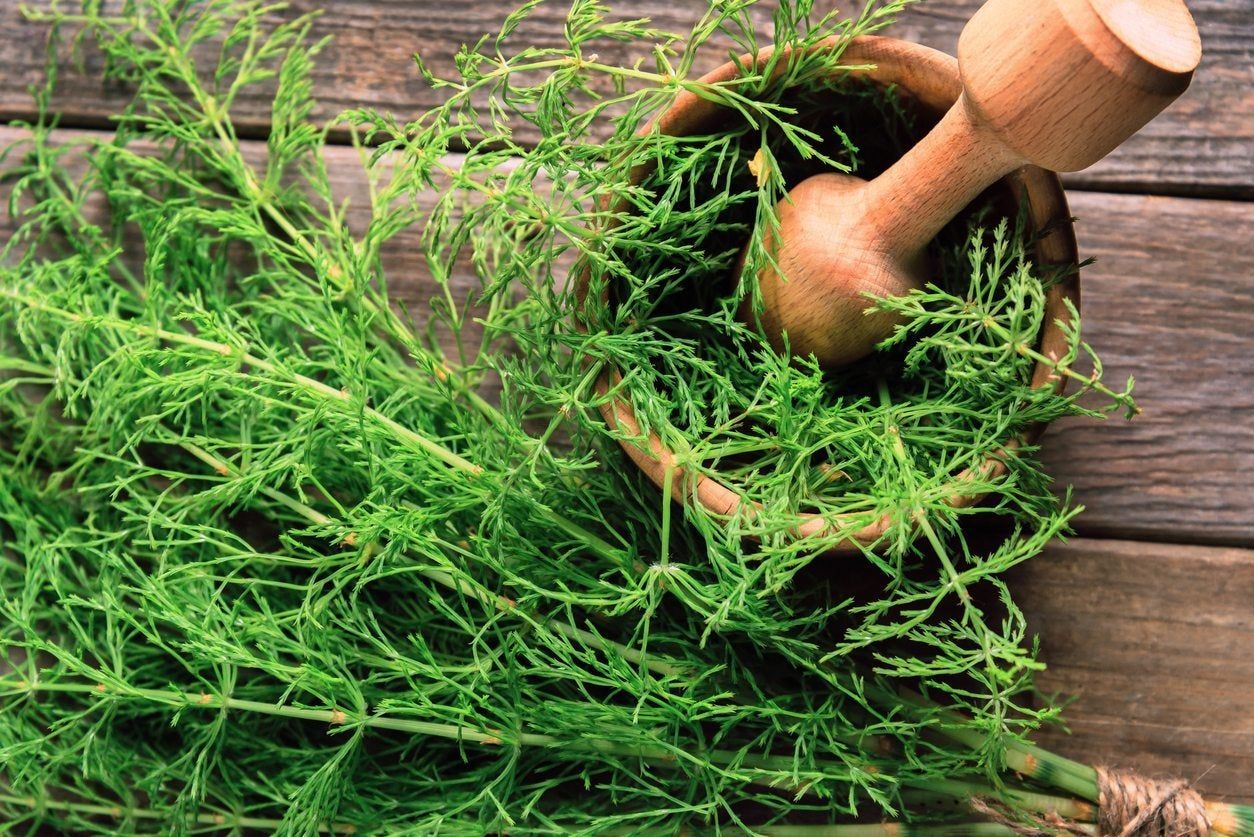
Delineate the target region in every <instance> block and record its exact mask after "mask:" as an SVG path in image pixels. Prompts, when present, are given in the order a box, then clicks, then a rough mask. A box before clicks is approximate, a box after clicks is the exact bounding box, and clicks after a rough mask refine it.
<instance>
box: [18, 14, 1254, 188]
mask: <svg viewBox="0 0 1254 837" xmlns="http://www.w3.org/2000/svg"><path fill="white" fill-rule="evenodd" d="M118 3H119V0H107V2H105V4H104V6H105V8H106V9H108V8H111V7H113V6H116V5H118ZM18 5H19V4H18V3H17V0H0V66H4V67H6V71H5V72H4V73H3V74H0V117H3V116H8V117H14V116H19V117H28V116H29V115H30V113H31V110H32V103H33V100H32V98H31V96H30V94H29V93H28V88H29V87H30V86H31V85H37V84H39V83H40V81H41V79H42V77H43V67H44V62H45V41H46V38H47V26H46V25H43V24H36V23H30V22H27V21H25V20H23V18H22V16H21V14H20V12H19V10H18ZM515 5H516V4H515V0H446V1H445V2H440V3H414V2H409V0H343V1H342V2H335V3H328V2H324V1H323V0H294V2H293V3H292V10H293V12H301V11H307V10H309V9H313V8H320V7H321V8H324V9H325V13H324V14H323V16H322V18H321V20H320V21H319V23H318V25H317V32H318V33H320V34H331V35H333V36H334V38H335V40H334V41H333V42H332V44H331V45H330V46H329V47H328V49H327V51H326V52H324V53H323V55H322V56H321V58H320V60H319V61H318V65H317V71H316V78H315V90H316V94H317V96H318V98H319V100H320V102H321V104H320V106H319V109H318V111H317V116H318V117H320V118H328V117H330V116H332V115H334V114H335V113H337V112H339V111H341V110H343V109H344V108H347V107H357V106H374V107H377V108H380V109H383V110H387V111H392V112H394V113H396V114H397V115H398V116H399V117H400V118H402V119H403V118H406V117H407V116H411V115H413V114H416V113H418V112H421V111H422V110H423V109H425V108H428V107H430V106H432V105H433V104H435V103H436V102H437V101H438V94H436V93H435V92H433V91H431V90H430V89H428V88H427V87H426V86H425V85H424V84H423V83H422V82H421V80H420V79H419V77H418V74H417V72H416V70H415V68H414V65H413V62H412V61H411V60H410V58H411V56H412V55H413V54H414V53H415V52H418V53H421V54H422V55H423V56H424V58H426V59H427V60H428V61H429V63H430V64H431V65H432V66H433V67H434V68H435V69H436V70H437V71H439V72H442V73H450V72H452V68H453V64H452V56H453V55H454V54H455V53H456V51H457V49H458V48H459V47H460V46H461V45H462V44H464V43H473V42H474V41H475V40H476V39H477V38H478V37H479V36H480V35H481V34H483V33H485V32H490V31H495V29H496V27H497V26H498V25H499V22H500V20H501V19H502V18H503V17H504V15H505V14H506V13H507V12H508V11H509V10H511V9H512V8H513V7H514V6H515ZM978 5H979V0H931V1H930V2H926V3H923V4H921V5H919V6H916V7H913V8H911V9H910V10H908V11H907V12H906V14H905V15H904V16H903V18H902V20H901V21H900V22H899V23H898V24H897V25H896V27H895V28H894V29H893V30H891V34H895V35H897V36H899V37H904V38H909V39H911V40H917V41H920V42H922V43H926V44H928V45H931V46H934V47H937V48H939V49H943V50H945V51H947V52H951V53H952V52H954V51H955V49H956V44H957V36H958V32H959V31H960V30H961V28H962V24H963V23H964V22H965V21H966V19H967V18H968V17H969V16H970V14H971V13H972V12H973V11H974V9H975V8H976V7H978ZM704 7H705V4H704V3H700V2H689V3H669V2H665V0H635V2H632V3H630V4H622V5H621V7H618V11H619V13H621V14H623V15H630V16H632V17H636V16H646V17H651V18H652V19H653V20H654V21H655V22H656V24H657V25H658V26H660V27H662V28H666V29H685V28H687V26H689V25H690V24H691V23H692V21H694V20H695V19H696V18H697V17H698V16H699V15H700V13H701V11H702V9H703V8H704ZM771 7H772V4H771V3H763V4H762V6H761V7H760V8H759V9H757V10H755V12H754V17H755V20H756V21H757V22H758V24H759V25H760V27H761V28H762V31H763V32H769V31H770V23H769V21H770V11H771ZM1190 7H1191V8H1192V10H1193V13H1194V15H1195V17H1196V18H1197V21H1198V25H1199V27H1200V29H1201V33H1202V42H1203V46H1204V49H1205V57H1204V59H1203V63H1202V67H1201V69H1200V70H1199V71H1198V73H1197V76H1196V78H1195V80H1194V83H1193V87H1192V89H1191V90H1190V91H1189V92H1188V93H1187V94H1185V96H1184V97H1183V98H1182V99H1181V100H1180V101H1179V102H1177V103H1176V104H1174V105H1173V106H1172V107H1171V108H1169V109H1168V111H1167V112H1166V113H1164V114H1163V115H1162V116H1161V117H1159V119H1157V120H1156V121H1155V122H1153V123H1152V124H1151V125H1149V126H1147V127H1146V128H1145V129H1144V130H1142V131H1141V133H1139V134H1138V135H1137V136H1136V137H1135V138H1133V139H1132V140H1131V141H1130V142H1129V143H1128V144H1126V145H1125V146H1124V147H1123V148H1121V149H1119V150H1118V151H1117V152H1115V154H1113V155H1112V156H1111V157H1110V158H1109V159H1107V160H1106V161H1104V162H1102V163H1100V164H1099V165H1098V166H1096V167H1095V168H1093V169H1091V170H1090V171H1088V172H1085V173H1084V174H1082V175H1078V176H1076V177H1075V178H1074V179H1073V181H1072V182H1073V184H1075V185H1080V186H1084V187H1086V188H1102V189H1115V190H1119V191H1150V192H1156V193H1168V192H1170V193H1180V194H1208V195H1212V196H1229V197H1236V196H1249V195H1251V194H1254V155H1251V153H1250V148H1251V143H1254V59H1252V58H1251V51H1250V44H1251V38H1250V29H1249V26H1248V21H1249V20H1250V18H1251V15H1254V0H1194V2H1191V3H1190ZM567 8H568V4H565V3H557V2H550V3H545V4H541V5H540V6H539V7H538V8H537V9H536V10H535V11H534V12H533V13H532V16H531V18H530V20H528V21H527V22H526V23H525V24H524V25H523V26H522V27H521V28H520V29H519V30H518V33H517V34H516V36H515V38H516V41H515V42H516V43H532V44H536V45H540V46H553V45H556V44H558V43H560V40H561V38H562V32H563V26H562V23H563V20H564V15H565V11H566V9H567ZM642 50H643V48H642V46H641V45H640V44H607V45H605V46H604V48H598V53H599V54H600V55H601V56H602V58H604V59H606V60H614V61H618V60H626V59H628V58H636V57H644V53H643V51H642ZM724 57H725V50H724V49H723V48H719V49H709V50H707V52H706V54H705V56H704V61H703V62H702V66H703V67H704V68H708V67H712V66H713V65H715V64H717V63H719V62H720V61H722V60H723V59H724ZM60 63H61V66H60V72H59V84H60V91H59V94H58V96H57V98H56V100H55V107H56V109H58V110H60V111H62V112H63V113H64V114H65V115H66V117H67V122H66V124H69V125H96V124H100V123H102V121H103V120H104V119H106V118H107V117H108V115H109V114H111V113H114V112H116V111H117V109H118V108H119V107H120V106H121V104H122V103H123V102H124V101H125V100H126V95H125V91H124V90H120V89H118V88H116V87H112V86H108V85H104V84H102V83H101V81H100V80H99V77H100V70H101V60H100V57H99V55H96V54H93V53H92V52H91V51H90V50H88V51H87V52H86V53H85V55H84V63H83V65H82V68H81V69H78V68H76V67H74V66H73V63H72V62H71V61H69V60H68V59H66V60H63V61H61V62H60ZM268 106H269V101H268V98H267V96H266V95H265V94H264V93H262V94H253V95H249V96H245V97H243V98H242V99H240V100H239V102H238V104H237V106H236V109H235V112H234V116H235V119H236V121H237V123H238V124H239V126H240V127H241V130H242V131H243V132H244V134H245V135H248V134H249V133H251V134H252V135H254V136H255V135H259V134H260V133H261V132H262V131H264V129H265V125H266V113H267V108H268Z"/></svg>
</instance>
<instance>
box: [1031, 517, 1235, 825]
mask: <svg viewBox="0 0 1254 837" xmlns="http://www.w3.org/2000/svg"><path fill="white" fill-rule="evenodd" d="M1010 583H1011V585H1012V590H1014V591H1015V594H1016V597H1017V598H1018V599H1019V602H1020V604H1021V605H1022V606H1023V609H1024V611H1025V612H1026V613H1027V614H1028V620H1029V624H1030V625H1031V627H1032V629H1033V630H1034V631H1036V632H1038V633H1039V634H1040V635H1041V643H1042V656H1043V658H1044V660H1045V662H1046V663H1047V664H1048V666H1049V668H1048V670H1047V671H1046V672H1045V673H1044V674H1042V675H1041V676H1040V678H1039V679H1038V685H1039V686H1040V688H1041V689H1042V690H1043V691H1045V692H1047V693H1048V692H1058V693H1060V694H1063V695H1071V696H1074V697H1075V702H1074V703H1072V704H1071V705H1070V706H1069V707H1068V708H1067V709H1066V710H1065V711H1064V718H1065V719H1066V721H1067V723H1068V724H1069V726H1070V729H1071V734H1070V735H1068V734H1067V733H1066V732H1064V731H1062V730H1052V731H1050V732H1048V733H1046V734H1045V735H1043V736H1042V737H1041V739H1040V740H1041V743H1042V744H1043V745H1044V746H1045V747H1047V748H1048V749H1051V750H1054V751H1056V752H1059V753H1061V754H1063V755H1067V756H1070V757H1072V758H1075V759H1078V760H1082V761H1086V762H1088V763H1090V764H1100V765H1107V766H1110V767H1116V768H1123V769H1132V770H1137V771H1139V772H1141V773H1143V774H1145V775H1148V776H1156V777H1161V778H1183V779H1187V780H1189V781H1191V782H1194V783H1195V785H1196V787H1197V788H1198V789H1199V790H1201V791H1202V792H1203V793H1205V794H1207V795H1211V796H1215V797H1217V798H1222V799H1226V800H1227V801H1229V802H1242V803H1246V804H1249V803H1252V802H1254V700H1252V699H1251V697H1250V695H1251V690H1252V688H1254V607H1252V604H1254V551H1250V550H1245V549H1217V548H1208V547H1199V546H1187V547H1185V546H1170V545H1163V544H1144V543H1133V542H1128V541H1102V540H1083V539H1077V540H1073V541H1071V542H1070V543H1068V544H1065V545H1064V544H1059V545H1054V546H1051V547H1050V548H1049V549H1047V550H1046V551H1045V554H1044V555H1043V556H1041V557H1040V558H1038V559H1037V560H1034V561H1030V562H1028V563H1027V564H1024V565H1023V566H1022V567H1021V568H1019V569H1018V570H1016V571H1015V573H1014V575H1013V576H1012V578H1011V580H1010Z"/></svg>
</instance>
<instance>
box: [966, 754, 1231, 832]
mask: <svg viewBox="0 0 1254 837" xmlns="http://www.w3.org/2000/svg"><path fill="white" fill-rule="evenodd" d="M1097 806H1098V811H1097V833H1098V834H1099V835H1101V837H1207V835H1208V834H1209V833H1210V820H1209V818H1208V817H1207V816H1206V803H1205V802H1204V801H1203V800H1202V797H1201V796H1200V795H1199V794H1198V793H1197V791H1195V790H1193V789H1192V788H1190V787H1189V783H1188V782H1185V781H1183V780H1175V781H1169V782H1164V781H1158V780H1156V779H1147V778H1145V777H1144V776H1140V775H1138V774H1137V773H1134V772H1132V771H1130V770H1111V769H1108V768H1105V767H1099V768H1097ZM971 808H972V810H974V811H975V812H976V813H978V814H981V815H983V816H985V817H987V818H988V819H990V820H992V821H993V822H996V823H999V824H1001V825H1004V826H1006V827H1007V828H1008V829H1010V830H1011V831H1012V832H1014V833H1015V834H1018V835H1020V836H1021V837H1054V835H1063V834H1086V833H1088V831H1087V829H1085V828H1084V827H1083V826H1082V825H1080V824H1078V823H1075V822H1072V821H1070V820H1067V819H1065V818H1063V817H1061V816H1059V815H1058V814H1057V813H1055V812H1053V811H1050V812H1046V813H1042V814H1026V813H1024V812H1022V811H1016V810H1014V809H1012V808H1011V807H1009V806H1007V805H1005V804H1004V803H1001V802H998V801H996V800H991V799H982V798H978V797H977V798H974V799H972V800H971Z"/></svg>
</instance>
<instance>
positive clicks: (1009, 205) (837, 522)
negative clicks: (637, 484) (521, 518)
mask: <svg viewBox="0 0 1254 837" xmlns="http://www.w3.org/2000/svg"><path fill="white" fill-rule="evenodd" d="M821 46H822V45H820V48H821ZM768 54H769V53H766V52H764V53H763V54H762V55H761V56H760V57H759V58H758V62H759V63H761V62H763V61H765V59H766V57H767V55H768ZM752 61H753V59H752V58H751V57H750V56H745V57H743V58H742V63H744V64H749V63H752ZM842 63H844V64H846V65H851V66H852V65H870V67H871V68H870V69H862V70H854V71H852V72H853V73H854V74H856V75H858V76H860V77H863V78H865V79H867V80H869V81H871V82H874V83H876V84H880V85H885V86H887V85H895V86H896V87H897V89H898V90H899V91H900V92H901V93H902V94H903V97H904V100H905V103H906V104H907V105H908V106H909V107H911V108H913V109H914V111H915V112H916V114H917V115H918V118H919V120H920V122H921V123H922V124H921V125H920V127H921V128H923V129H926V128H928V127H930V125H931V124H933V123H934V122H935V121H936V120H938V119H939V118H940V116H941V115H942V114H943V113H944V112H945V111H946V110H947V109H948V108H949V106H950V105H951V104H953V102H954V101H955V100H956V99H957V98H958V95H959V93H960V92H961V89H962V85H961V82H960V80H959V76H958V62H957V59H955V58H953V57H951V56H949V55H945V54H944V53H941V52H938V51H936V50H933V49H929V48H928V47H924V46H920V45H918V44H913V43H909V42H906V41H899V40H896V39H891V38H881V37H870V36H868V37H861V38H857V39H855V40H854V41H853V42H852V43H851V44H850V45H849V46H848V47H847V48H846V51H845V53H844V54H843V62H842ZM737 73H738V69H737V67H736V65H735V64H733V63H731V62H728V63H727V64H724V65H722V66H720V67H718V68H717V69H715V70H713V71H712V72H710V73H708V74H707V75H706V76H704V77H703V80H704V81H706V82H708V83H717V82H725V81H728V80H730V79H733V78H735V77H736V75H737ZM726 118H727V117H726V114H725V113H724V112H723V111H722V109H721V108H720V107H719V106H718V105H717V104H715V103H713V102H710V101H709V100H708V99H703V98H700V97H698V96H697V95H695V94H693V93H689V92H684V93H681V94H680V95H678V96H677V97H676V98H675V101H674V102H673V103H672V105H671V106H670V107H669V108H668V109H667V110H666V111H664V112H663V113H662V114H660V115H659V116H658V117H657V118H656V120H655V123H656V125H657V126H658V128H659V129H660V130H661V131H662V132H663V133H666V134H671V135H675V136H684V135H688V134H694V133H699V132H700V133H705V132H710V131H713V130H717V127H718V124H719V123H720V121H723V120H725V119H726ZM652 124H653V123H651V124H650V125H649V126H646V127H645V129H644V130H645V131H648V130H651V128H652ZM648 173H649V171H648V169H647V168H646V167H642V168H640V169H638V170H637V171H636V172H634V173H633V180H635V181H636V182H639V180H640V179H642V178H643V177H645V176H646V175H647V174H648ZM989 198H991V199H992V200H993V203H994V206H995V207H996V208H997V209H998V210H999V211H1003V212H1004V213H1005V214H1007V215H1011V216H1013V215H1014V214H1015V213H1016V212H1017V211H1018V207H1019V206H1020V205H1021V204H1024V205H1026V207H1027V212H1028V217H1029V220H1030V223H1031V226H1032V229H1033V232H1035V233H1037V234H1038V236H1039V237H1038V240H1037V245H1036V252H1035V258H1036V261H1037V262H1038V264H1041V265H1058V266H1063V267H1068V266H1070V267H1072V268H1074V266H1075V265H1076V264H1077V262H1078V256H1077V252H1076V244H1075V235H1074V231H1073V229H1072V226H1071V222H1070V215H1069V212H1068V210H1067V203H1066V198H1065V197H1064V195H1063V191H1062V186H1061V183H1060V182H1059V180H1058V177H1057V175H1055V174H1053V173H1052V172H1047V171H1044V170H1042V169H1039V168H1035V167H1031V166H1028V167H1024V168H1022V169H1020V170H1018V171H1016V172H1014V173H1013V174H1011V175H1009V176H1008V177H1006V178H1003V179H1002V180H1001V181H999V182H998V183H997V184H995V185H994V186H993V187H992V188H991V189H990V190H989V192H988V193H986V195H985V196H984V198H983V199H982V200H987V199H989ZM576 282H577V288H576V290H577V299H578V300H583V299H585V298H586V295H587V292H588V283H589V276H588V274H587V273H586V272H584V273H582V274H581V275H579V276H577V277H576ZM1067 300H1070V301H1071V303H1072V304H1073V305H1075V306H1076V308H1077V310H1078V308H1079V302H1080V299H1079V278H1078V275H1077V274H1076V272H1075V271H1074V269H1073V270H1071V271H1069V272H1068V274H1067V276H1066V278H1065V279H1063V280H1062V281H1060V282H1058V283H1057V284H1055V285H1053V286H1052V287H1051V288H1050V289H1049V291H1048V296H1047V301H1046V316H1045V320H1044V322H1045V325H1044V326H1043V328H1042V331H1041V334H1040V337H1039V345H1038V348H1039V350H1040V351H1041V353H1042V354H1044V355H1046V356H1047V357H1050V358H1054V359H1057V358H1060V357H1061V356H1062V355H1063V353H1064V352H1065V350H1066V342H1067V341H1066V335H1065V334H1064V332H1063V330H1062V329H1061V328H1060V327H1059V325H1058V323H1059V322H1066V321H1067V320H1068V319H1069V316H1070V315H1069V312H1068V310H1067V306H1066V301H1067ZM620 379H621V374H620V372H619V370H611V371H609V372H607V373H606V374H605V375H604V376H603V377H602V378H601V380H600V381H599V382H598V390H599V392H600V393H601V394H602V395H604V394H606V393H608V392H609V391H610V390H611V389H612V388H613V387H614V386H615V385H616V384H617V383H618V381H619V380H620ZM1032 385H1033V386H1036V387H1040V386H1052V387H1055V388H1057V389H1058V390H1060V391H1061V389H1062V387H1063V381H1062V380H1061V379H1060V378H1059V376H1058V375H1056V374H1055V373H1054V372H1053V370H1052V369H1050V368H1049V367H1048V366H1045V365H1043V364H1038V365H1037V368H1036V370H1035V372H1034V374H1033V378H1032ZM602 413H603V415H604V416H605V419H606V421H607V423H608V424H609V425H610V426H611V427H615V428H617V429H619V430H621V431H622V432H623V434H624V439H623V441H622V447H623V449H624V450H625V451H626V453H627V455H628V456H629V457H630V458H631V459H632V460H633V461H634V462H635V463H636V465H637V466H638V467H639V468H640V469H641V470H643V471H644V472H645V473H646V474H647V475H648V476H649V478H650V479H651V480H652V481H653V483H654V484H656V485H657V486H658V487H659V488H663V489H664V488H665V486H666V485H667V483H668V482H669V484H670V487H671V492H672V495H673V497H674V499H675V500H677V501H679V502H697V503H700V504H701V505H703V506H704V507H705V508H707V509H708V510H709V511H711V512H713V513H714V514H715V515H716V516H730V515H732V514H735V513H736V512H737V511H738V510H739V509H740V507H741V504H742V503H746V502H750V501H748V500H746V499H745V498H743V497H742V496H741V495H740V494H738V493H737V492H736V491H734V490H733V489H731V488H729V487H728V486H727V485H725V484H723V483H722V482H720V481H719V480H717V479H714V478H712V477H710V476H709V475H706V474H701V473H695V472H692V473H690V472H688V471H686V469H684V468H683V466H681V465H679V464H678V463H677V461H676V459H675V456H674V454H673V453H672V451H670V450H669V449H667V448H666V446H665V445H664V444H663V443H662V441H661V439H660V438H659V437H658V436H657V434H656V433H650V434H647V435H645V434H642V433H641V430H640V426H639V423H638V422H637V420H636V415H635V411H634V410H633V408H632V405H631V403H630V402H629V401H628V400H627V399H626V398H624V397H621V396H620V397H617V398H615V399H612V400H609V401H606V402H605V403H604V405H603V407H602ZM1043 429H1044V428H1043V427H1040V426H1034V427H1032V428H1030V429H1029V430H1028V432H1027V433H1025V434H1024V435H1023V436H1022V437H1021V438H1017V439H1008V440H1006V443H1005V444H1004V445H1003V446H1002V449H1001V450H998V451H994V452H991V453H990V456H989V458H988V459H987V460H986V461H985V463H984V464H983V465H982V466H980V467H979V468H978V469H971V470H969V471H964V472H962V473H959V474H956V475H955V476H954V479H955V480H962V479H964V478H968V477H970V476H974V475H975V474H974V473H973V471H977V470H978V472H979V475H980V476H1000V475H1001V474H1003V473H1004V472H1005V470H1006V466H1005V464H1004V462H1003V458H1004V457H1005V456H1006V455H1009V454H1010V453H1012V452H1013V450H1014V449H1015V448H1017V447H1019V446H1020V445H1022V444H1025V443H1031V442H1033V441H1035V439H1036V438H1037V437H1038V436H1039V435H1040V433H1041V431H1042V430H1043ZM633 438H636V439H640V438H643V439H644V440H645V444H644V445H643V446H641V445H639V444H636V443H633V442H632V441H630V439H633ZM668 473H669V476H668ZM980 499H981V498H980V497H977V496H972V495H970V494H962V493H959V494H957V495H956V496H955V499H954V501H953V505H956V506H957V505H961V506H969V505H973V504H975V503H977V502H979V500H980ZM892 525H893V521H892V520H891V519H889V518H887V517H881V518H878V519H869V518H868V517H867V516H866V515H847V516H841V517H839V518H838V519H833V518H821V517H818V516H810V517H807V518H805V519H803V520H802V521H801V522H799V523H798V525H797V526H796V527H795V529H794V535H796V536H797V537H813V536H827V537H828V539H829V540H832V539H831V536H832V535H834V534H835V535H837V536H838V537H837V538H836V539H835V540H834V541H832V544H829V547H828V551H832V552H854V551H858V550H861V549H863V548H866V547H867V546H869V545H872V544H874V543H875V542H876V541H877V540H879V539H880V538H881V537H882V535H883V534H884V533H885V532H886V531H887V529H888V528H889V527H890V526H892Z"/></svg>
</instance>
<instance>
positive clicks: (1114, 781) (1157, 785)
mask: <svg viewBox="0 0 1254 837" xmlns="http://www.w3.org/2000/svg"><path fill="white" fill-rule="evenodd" d="M1097 791H1098V793H1097V806H1098V811H1097V817H1098V833H1100V834H1102V835H1111V837H1206V835H1208V834H1209V833H1210V820H1209V819H1208V818H1207V816H1206V803H1205V802H1203V801H1202V797H1201V796H1200V795H1199V794H1198V792H1197V791H1195V790H1193V789H1192V788H1190V787H1189V783H1188V782H1186V781H1184V780H1182V779H1177V780H1175V781H1171V782H1160V781H1157V780H1155V779H1146V778H1145V777H1143V776H1138V775H1137V774H1136V773H1133V772H1132V771H1130V770H1127V771H1124V770H1110V769H1108V768H1104V767H1099V768H1097Z"/></svg>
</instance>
